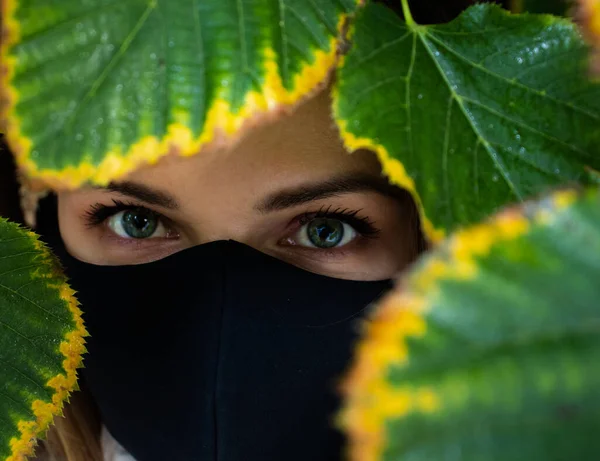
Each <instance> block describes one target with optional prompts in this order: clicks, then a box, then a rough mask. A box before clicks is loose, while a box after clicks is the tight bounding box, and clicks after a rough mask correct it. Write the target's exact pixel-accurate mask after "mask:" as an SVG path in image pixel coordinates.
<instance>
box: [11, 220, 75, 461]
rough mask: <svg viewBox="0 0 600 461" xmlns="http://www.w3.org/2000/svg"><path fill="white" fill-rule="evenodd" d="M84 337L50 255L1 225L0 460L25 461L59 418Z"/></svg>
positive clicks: (29, 237) (28, 236)
mask: <svg viewBox="0 0 600 461" xmlns="http://www.w3.org/2000/svg"><path fill="white" fill-rule="evenodd" d="M86 335H87V333H86V331H85V328H84V326H83V321H82V319H81V311H80V310H79V307H78V304H77V301H76V299H75V297H74V293H73V290H71V288H69V286H68V285H67V282H66V279H65V277H64V275H62V271H61V269H60V267H59V265H58V262H57V261H56V260H55V258H54V256H53V255H52V253H51V252H50V250H49V249H48V248H47V247H46V246H45V245H44V244H43V243H42V242H41V241H40V240H38V237H37V236H36V235H35V234H34V233H33V232H29V231H26V230H24V229H22V228H20V227H18V226H17V225H16V224H12V223H9V222H8V221H6V220H4V219H2V218H0V460H6V461H21V460H25V459H26V456H30V455H32V454H33V450H34V447H35V443H36V437H37V436H39V435H43V434H44V433H45V431H46V429H47V428H48V427H49V425H50V424H51V422H52V419H53V417H54V416H55V415H59V414H61V412H62V407H63V403H64V402H65V400H66V399H67V398H68V396H69V393H70V392H71V391H72V390H73V389H74V388H75V387H76V385H77V384H76V380H77V374H76V369H77V368H78V367H79V366H81V355H82V354H83V352H85V347H84V340H83V338H84V336H86Z"/></svg>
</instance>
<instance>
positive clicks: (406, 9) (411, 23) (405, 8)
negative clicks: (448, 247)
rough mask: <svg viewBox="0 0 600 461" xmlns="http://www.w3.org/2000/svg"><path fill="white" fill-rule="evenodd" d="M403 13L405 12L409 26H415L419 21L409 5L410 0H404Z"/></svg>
mask: <svg viewBox="0 0 600 461" xmlns="http://www.w3.org/2000/svg"><path fill="white" fill-rule="evenodd" d="M402 13H404V21H406V24H407V25H408V26H415V25H416V24H417V23H416V22H415V20H414V19H413V17H412V13H411V12H410V7H409V6H408V0H402Z"/></svg>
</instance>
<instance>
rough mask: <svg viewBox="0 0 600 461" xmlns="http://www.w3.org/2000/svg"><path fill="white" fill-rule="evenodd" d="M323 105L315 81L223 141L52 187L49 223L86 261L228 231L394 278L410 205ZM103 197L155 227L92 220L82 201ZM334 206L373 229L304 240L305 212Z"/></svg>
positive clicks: (349, 270)
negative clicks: (346, 138) (312, 89)
mask: <svg viewBox="0 0 600 461" xmlns="http://www.w3.org/2000/svg"><path fill="white" fill-rule="evenodd" d="M329 107H330V100H329V96H328V92H327V91H324V92H322V93H320V94H318V95H317V96H315V97H314V98H312V99H310V100H309V101H307V102H305V103H304V104H302V105H301V106H300V107H299V108H297V109H296V110H295V111H294V112H292V113H291V114H288V115H285V116H283V117H280V118H278V119H277V120H273V121H271V122H269V123H265V124H262V125H260V126H259V127H257V128H254V129H252V130H249V131H248V132H247V133H246V134H245V135H244V136H243V137H242V138H241V139H240V140H239V142H237V143H236V144H235V145H233V146H231V147H229V148H227V149H211V148H209V149H205V150H204V151H203V152H201V153H200V154H198V155H195V156H193V157H190V158H179V157H170V158H167V159H164V160H163V161H161V162H159V163H158V164H157V165H155V166H151V167H147V168H144V169H141V170H138V171H136V172H135V173H133V174H131V175H130V176H129V177H127V178H125V180H124V181H123V182H121V183H118V184H115V185H113V186H112V187H109V188H107V189H99V188H91V187H87V188H83V189H79V190H76V191H65V192H61V193H59V195H58V208H59V224H60V231H61V235H62V238H63V240H64V242H65V245H66V247H67V250H68V251H69V252H70V253H71V254H72V255H73V256H75V257H76V258H78V259H80V260H82V261H85V262H89V263H93V264H100V265H125V264H141V263H147V262H151V261H154V260H157V259H161V258H164V257H167V256H169V255H170V254H172V253H175V252H177V251H181V250H184V249H186V248H189V247H192V246H195V245H201V244H203V243H207V242H210V241H215V240H223V239H232V240H237V241H239V242H243V243H245V244H247V245H250V246H252V247H254V248H256V249H257V250H259V251H262V252H264V253H267V254H270V255H272V256H275V257H277V258H279V259H282V260H284V261H286V262H289V263H290V264H294V265H296V266H299V267H301V268H304V269H306V270H308V271H312V272H316V273H319V274H324V275H327V276H331V277H336V278H343V279H351V280H381V279H387V278H390V277H392V276H393V275H394V274H396V273H397V272H399V271H400V270H402V269H403V268H405V267H406V265H407V264H409V263H410V262H411V261H412V260H413V259H414V258H415V256H416V253H417V248H418V246H419V239H420V237H419V233H418V226H417V218H416V211H415V208H414V204H413V203H412V201H411V200H410V198H409V197H408V196H407V194H406V193H405V192H404V191H401V190H399V189H397V188H394V187H391V186H389V184H388V183H387V181H386V180H385V178H383V177H382V175H381V169H380V165H379V163H378V161H377V159H376V157H375V156H374V155H373V154H372V153H370V152H366V151H359V152H356V153H354V154H352V155H350V154H348V153H347V151H346V150H345V149H344V147H343V145H342V143H341V141H340V139H339V134H338V132H337V130H336V128H335V125H334V123H333V121H332V119H331V114H330V110H329ZM340 180H342V181H341V182H340ZM123 186H125V190H122V189H123ZM340 186H342V187H341V190H339V189H340ZM336 187H337V190H336ZM119 188H120V189H121V190H117V189H119ZM140 191H141V192H144V194H142V195H144V196H142V197H140V193H139V192H140ZM324 192H328V193H326V194H324ZM132 193H135V194H134V195H137V196H138V197H135V198H134V197H133V196H132ZM149 193H151V194H152V193H154V194H156V193H158V194H160V195H161V196H163V197H162V198H168V199H169V200H168V203H162V204H156V203H154V204H152V203H149V202H150V201H152V200H150V199H151V198H156V197H151V194H150V195H149ZM319 193H320V195H319ZM299 197H300V198H302V199H303V200H302V203H299V200H298V198H299ZM140 198H142V199H145V200H140ZM294 199H295V200H294ZM113 200H119V201H122V202H125V203H126V204H127V205H135V206H144V207H147V208H148V209H150V210H152V211H154V212H156V213H159V214H160V215H162V216H163V217H164V218H161V223H160V224H159V225H158V228H157V230H156V231H155V233H154V234H153V236H151V237H150V238H144V239H140V238H131V237H129V236H127V235H124V236H119V235H118V233H119V232H120V233H121V234H123V227H122V226H121V227H119V226H120V225H121V224H122V222H123V221H122V218H123V213H121V214H118V213H117V214H115V215H113V216H112V217H107V218H106V219H105V220H104V221H103V222H102V223H98V224H95V225H91V224H90V222H89V218H88V217H87V215H88V214H89V213H90V210H93V209H94V207H96V208H97V207H99V206H102V205H104V206H112V205H113ZM167 205H168V206H167ZM337 209H340V210H342V209H348V210H350V211H357V210H360V211H359V212H358V213H357V214H356V216H357V217H360V218H363V219H365V220H368V221H369V222H371V223H373V226H374V227H375V228H376V229H377V230H378V232H377V233H376V234H375V235H369V236H365V235H361V234H360V233H356V236H354V231H353V227H352V226H349V224H346V225H344V226H343V227H344V236H345V240H344V242H345V243H344V244H343V245H341V244H340V245H338V246H336V247H334V248H328V249H323V248H318V247H314V244H312V243H311V241H310V239H309V238H308V237H307V229H308V227H309V226H311V224H310V223H311V222H312V220H314V219H315V218H314V214H315V213H317V212H319V210H322V211H323V210H329V211H333V210H337ZM328 223H331V221H328ZM336 223H338V224H337V225H338V226H342V224H340V221H339V220H337V221H336ZM348 226H349V227H348ZM313 227H314V226H313ZM311 245H312V247H311Z"/></svg>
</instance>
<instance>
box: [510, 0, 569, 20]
mask: <svg viewBox="0 0 600 461" xmlns="http://www.w3.org/2000/svg"><path fill="white" fill-rule="evenodd" d="M568 8H569V4H568V3H567V1H566V0H511V8H510V9H511V11H512V12H513V13H523V12H525V11H527V12H529V13H549V14H556V15H558V16H564V15H565V14H566V13H567V10H568Z"/></svg>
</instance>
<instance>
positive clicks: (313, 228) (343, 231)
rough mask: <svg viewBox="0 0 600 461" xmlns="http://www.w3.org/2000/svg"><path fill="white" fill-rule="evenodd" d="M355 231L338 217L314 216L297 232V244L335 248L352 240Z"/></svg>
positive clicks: (355, 233)
mask: <svg viewBox="0 0 600 461" xmlns="http://www.w3.org/2000/svg"><path fill="white" fill-rule="evenodd" d="M356 235H357V232H356V231H355V230H354V228H353V227H352V226H351V225H349V224H347V223H345V222H343V221H340V220H339V219H333V218H314V219H311V220H310V221H309V222H308V223H306V224H304V225H303V226H302V227H301V228H300V230H299V232H298V234H297V242H298V244H300V245H302V246H306V247H312V248H322V249H328V248H335V247H340V246H344V245H346V244H347V243H349V242H351V241H352V240H354V238H355V237H356Z"/></svg>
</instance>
